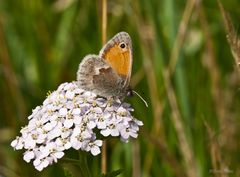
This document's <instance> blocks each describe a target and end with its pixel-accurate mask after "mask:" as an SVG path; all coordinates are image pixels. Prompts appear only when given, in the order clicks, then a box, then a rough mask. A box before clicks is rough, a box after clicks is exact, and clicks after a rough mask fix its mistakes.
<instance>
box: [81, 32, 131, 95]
mask: <svg viewBox="0 0 240 177" xmlns="http://www.w3.org/2000/svg"><path fill="white" fill-rule="evenodd" d="M132 62H133V57H132V41H131V38H130V36H129V34H128V33H126V32H119V33H117V34H116V35H115V36H114V37H113V38H112V39H110V40H109V41H108V42H107V43H106V44H105V45H104V46H103V48H102V49H101V50H100V52H99V55H92V54H90V55H87V56H85V57H84V58H83V60H82V61H81V63H80V64H79V69H78V72H77V84H78V86H79V87H80V88H82V89H85V90H88V91H92V92H94V93H95V94H97V95H99V96H101V97H105V98H119V99H123V98H125V97H126V96H127V95H132V90H131V89H130V86H129V83H130V78H131V72H132Z"/></svg>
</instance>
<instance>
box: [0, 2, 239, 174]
mask: <svg viewBox="0 0 240 177" xmlns="http://www.w3.org/2000/svg"><path fill="white" fill-rule="evenodd" d="M107 3H108V13H107V16H108V23H107V36H108V37H107V38H108V39H109V38H111V37H112V36H113V35H115V34H116V33H117V32H120V31H126V32H128V33H129V34H130V36H131V37H132V40H133V49H134V64H133V75H132V81H131V85H132V87H133V88H134V90H136V91H137V92H138V93H139V94H141V95H142V96H143V97H144V98H145V99H146V101H147V102H148V104H149V107H148V108H147V107H145V105H144V104H143V102H142V101H141V100H140V99H139V98H138V97H133V98H128V99H127V100H126V101H128V102H130V103H131V104H132V105H133V107H134V108H135V112H134V116H135V117H137V118H138V119H141V120H142V121H143V122H144V127H142V128H141V131H140V134H139V137H138V139H137V140H132V141H131V142H129V143H127V144H125V143H123V142H120V141H119V140H118V139H109V140H108V142H107V144H108V145H107V146H108V148H107V150H108V151H107V153H108V159H107V160H108V167H107V171H113V170H117V169H123V173H122V174H121V175H119V176H122V177H128V176H133V177H139V176H143V177H155V176H163V177H172V176H177V177H185V176H188V177H194V176H196V177H207V176H232V177H238V176H240V165H239V164H240V141H239V140H240V108H239V107H240V92H239V83H240V82H239V81H240V78H239V72H238V71H237V69H236V65H235V62H234V59H233V57H232V55H231V50H230V47H229V45H228V43H227V40H226V34H225V31H224V25H223V19H222V16H221V13H220V10H219V8H218V4H217V1H215V0H211V1H207V0H204V1H201V0H197V1H195V0H188V1H186V0H185V1H182V0H161V1H160V0H132V1H131V0H108V1H107ZM223 6H224V8H225V10H227V11H228V12H229V13H230V15H231V18H232V20H233V23H234V24H235V26H236V29H237V30H238V29H239V19H240V1H238V0H228V1H226V2H225V1H224V2H223ZM101 12H102V5H101V1H93V0H89V1H87V0H55V1H53V0H52V1H49V0H41V1H40V0H1V1H0V89H1V94H0V95H1V98H0V100H1V101H0V177H32V176H33V175H34V176H39V177H40V176H41V177H48V176H49V177H50V176H51V177H53V176H65V174H66V171H65V173H64V170H63V169H65V168H67V167H66V166H65V165H67V164H65V163H64V162H62V161H60V162H58V163H57V164H54V165H52V166H50V167H48V168H47V169H45V170H43V171H42V172H37V171H36V170H35V169H34V167H33V165H32V163H30V164H28V163H26V162H25V161H23V160H22V152H23V151H14V150H13V149H12V148H11V147H10V142H11V140H13V139H14V137H15V136H16V135H18V134H19V130H20V128H21V127H22V126H24V125H26V124H27V123H28V120H27V116H28V115H30V114H31V111H32V109H33V108H35V107H36V106H37V105H41V104H42V102H43V100H44V99H45V98H46V94H47V92H48V91H49V90H50V91H53V90H55V89H56V88H57V87H58V85H59V84H61V83H63V82H71V81H72V80H75V79H76V71H77V69H78V65H79V63H80V62H81V59H82V58H83V57H84V56H85V55H87V54H89V53H93V54H97V53H98V52H99V50H100V49H101V46H102V44H101V35H102V32H101V25H102V23H101ZM72 151H74V150H72ZM69 153H70V155H69V156H73V157H74V155H72V154H74V153H75V152H69ZM66 156H68V154H67V155H66ZM76 158H77V157H76ZM88 162H89V168H90V170H91V172H92V173H93V175H94V176H100V174H101V170H100V166H101V165H100V162H101V157H100V155H99V156H97V157H92V156H91V155H88ZM70 171H71V170H70ZM68 175H69V174H68ZM68 175H66V176H68Z"/></svg>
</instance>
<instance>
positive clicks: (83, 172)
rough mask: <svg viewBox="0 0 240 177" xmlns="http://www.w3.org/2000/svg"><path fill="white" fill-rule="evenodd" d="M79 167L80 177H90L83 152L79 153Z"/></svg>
mask: <svg viewBox="0 0 240 177" xmlns="http://www.w3.org/2000/svg"><path fill="white" fill-rule="evenodd" d="M79 164H80V165H79V166H80V170H81V176H83V177H92V175H91V173H90V171H89V168H88V163H87V154H86V153H85V152H81V151H79Z"/></svg>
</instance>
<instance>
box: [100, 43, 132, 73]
mask: <svg viewBox="0 0 240 177" xmlns="http://www.w3.org/2000/svg"><path fill="white" fill-rule="evenodd" d="M130 55H131V53H130V50H129V48H127V49H121V48H120V47H119V46H118V45H117V44H115V45H114V46H112V47H111V48H109V49H108V51H107V52H106V53H105V54H104V55H103V58H104V59H105V60H106V61H107V62H108V63H109V64H110V65H111V67H112V68H113V69H114V70H115V71H116V72H117V74H119V75H122V76H124V77H127V76H128V74H129V71H130V69H131V68H130V62H131V61H130V59H131V58H130V57H131V56H130Z"/></svg>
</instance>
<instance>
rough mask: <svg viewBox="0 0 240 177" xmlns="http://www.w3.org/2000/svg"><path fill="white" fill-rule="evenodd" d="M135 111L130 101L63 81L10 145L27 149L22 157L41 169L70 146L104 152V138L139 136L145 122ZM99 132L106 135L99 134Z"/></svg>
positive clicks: (55, 160)
mask: <svg viewBox="0 0 240 177" xmlns="http://www.w3.org/2000/svg"><path fill="white" fill-rule="evenodd" d="M132 111H133V108H131V106H130V104H128V103H122V102H121V101H120V100H109V99H105V98H101V97H98V96H97V95H96V94H94V93H92V92H89V91H85V90H83V89H80V88H79V87H78V85H77V83H76V82H71V83H63V84H61V85H60V86H59V87H58V89H57V90H56V91H54V92H52V93H50V94H49V95H48V97H47V98H46V99H45V100H44V102H43V105H42V106H37V107H36V108H35V109H34V110H33V111H32V114H31V115H30V116H29V117H28V119H29V123H28V125H27V126H25V127H23V128H22V129H21V131H20V133H21V135H20V136H17V137H16V139H15V140H13V141H12V142H11V146H12V147H13V148H14V149H16V150H19V149H24V150H25V152H24V156H23V159H24V160H25V161H26V162H30V161H33V165H34V167H35V168H36V169H37V170H39V171H41V170H43V169H44V168H45V167H47V166H48V165H50V164H52V163H54V162H57V161H58V159H60V158H62V157H63V156H64V151H65V150H67V149H70V148H74V149H76V150H83V151H87V152H91V154H92V155H94V156H95V155H98V154H99V153H101V150H100V147H101V146H102V139H101V138H102V137H108V136H113V137H117V136H118V137H120V139H121V140H122V141H124V142H128V140H129V138H130V137H133V138H136V137H137V136H138V130H139V126H142V125H143V123H142V122H141V121H139V120H137V119H135V118H134V117H133V116H132V115H131V112H132ZM98 132H100V134H101V135H103V136H102V137H98V136H99V134H98ZM97 135H98V136H97Z"/></svg>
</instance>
